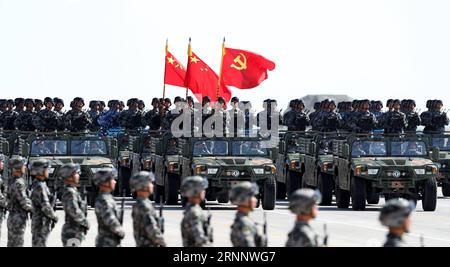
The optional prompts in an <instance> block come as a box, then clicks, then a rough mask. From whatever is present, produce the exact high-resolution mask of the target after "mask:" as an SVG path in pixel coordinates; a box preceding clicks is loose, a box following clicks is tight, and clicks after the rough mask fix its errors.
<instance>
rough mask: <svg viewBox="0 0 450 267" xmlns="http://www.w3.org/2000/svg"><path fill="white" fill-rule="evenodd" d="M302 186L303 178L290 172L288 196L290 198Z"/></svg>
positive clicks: (288, 175)
mask: <svg viewBox="0 0 450 267" xmlns="http://www.w3.org/2000/svg"><path fill="white" fill-rule="evenodd" d="M301 186H302V176H301V174H300V173H299V172H294V171H288V173H287V177H286V191H287V196H288V197H290V196H291V194H292V193H294V192H295V191H296V190H297V189H299V188H300V187H301Z"/></svg>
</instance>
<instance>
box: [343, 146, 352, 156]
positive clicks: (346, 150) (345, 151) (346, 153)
mask: <svg viewBox="0 0 450 267" xmlns="http://www.w3.org/2000/svg"><path fill="white" fill-rule="evenodd" d="M349 154H350V146H349V145H348V144H343V145H342V157H344V158H348V156H349Z"/></svg>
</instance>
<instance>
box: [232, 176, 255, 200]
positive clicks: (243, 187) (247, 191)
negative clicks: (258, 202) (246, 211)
mask: <svg viewBox="0 0 450 267" xmlns="http://www.w3.org/2000/svg"><path fill="white" fill-rule="evenodd" d="M258 194H259V189H258V185H257V184H256V183H250V182H242V183H239V184H236V185H234V186H233V187H232V188H231V190H230V193H229V196H230V201H231V203H233V204H234V205H240V204H242V203H244V202H246V201H248V200H249V199H250V198H251V197H252V196H255V195H258Z"/></svg>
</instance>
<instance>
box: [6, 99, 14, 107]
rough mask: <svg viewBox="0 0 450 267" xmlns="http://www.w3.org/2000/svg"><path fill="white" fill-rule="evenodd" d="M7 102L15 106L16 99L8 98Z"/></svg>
mask: <svg viewBox="0 0 450 267" xmlns="http://www.w3.org/2000/svg"><path fill="white" fill-rule="evenodd" d="M6 104H9V105H13V106H14V100H12V99H8V100H6Z"/></svg>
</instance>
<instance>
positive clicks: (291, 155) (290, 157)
mask: <svg viewBox="0 0 450 267" xmlns="http://www.w3.org/2000/svg"><path fill="white" fill-rule="evenodd" d="M303 135H304V133H303V132H285V133H281V134H280V144H279V152H278V159H277V160H276V167H277V199H285V198H286V194H287V196H288V197H289V196H290V194H291V193H293V192H294V191H295V190H297V189H299V188H300V187H301V184H302V177H303V172H302V168H301V166H300V163H301V161H300V145H299V138H300V137H301V136H303Z"/></svg>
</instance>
